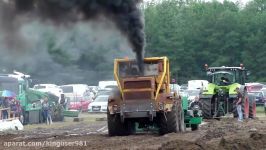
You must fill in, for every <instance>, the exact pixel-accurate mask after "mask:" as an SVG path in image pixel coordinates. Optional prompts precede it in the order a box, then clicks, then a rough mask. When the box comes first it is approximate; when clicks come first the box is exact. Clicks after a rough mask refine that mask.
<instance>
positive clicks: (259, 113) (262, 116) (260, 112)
mask: <svg viewBox="0 0 266 150" xmlns="http://www.w3.org/2000/svg"><path fill="white" fill-rule="evenodd" d="M256 110H257V111H256V113H257V114H256V116H257V117H258V118H259V119H260V120H266V114H265V113H264V107H263V106H257V108H256Z"/></svg>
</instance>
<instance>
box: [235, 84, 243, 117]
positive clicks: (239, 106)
mask: <svg viewBox="0 0 266 150" xmlns="http://www.w3.org/2000/svg"><path fill="white" fill-rule="evenodd" d="M236 92H237V101H236V109H237V114H238V121H240V122H242V121H243V112H242V99H243V95H242V94H241V92H240V89H239V87H237V88H236Z"/></svg>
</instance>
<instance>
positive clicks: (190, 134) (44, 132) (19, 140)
mask: <svg viewBox="0 0 266 150" xmlns="http://www.w3.org/2000/svg"><path fill="white" fill-rule="evenodd" d="M81 117H82V118H84V120H83V121H80V122H73V121H72V119H73V118H66V120H65V122H64V123H53V124H52V125H50V126H48V125H45V124H41V125H28V126H25V129H24V131H8V132H4V133H0V149H12V150H20V149H62V150H67V149H71V150H73V149H80V150H83V149H95V150H96V149H97V150H101V149H115V150H117V149H141V150H142V149H180V150H182V149H184V150H185V149H188V150H198V149H199V150H200V149H202V150H203V149H206V150H209V149H214V150H216V149H217V150H218V149H219V150H223V149H234V150H235V149H239V150H260V149H262V150H266V118H265V116H264V115H261V117H259V118H257V119H253V120H245V121H244V122H242V123H240V122H237V121H236V120H235V119H233V118H224V119H221V120H220V121H218V120H205V122H204V124H203V125H201V127H200V129H199V130H198V131H189V129H188V131H186V132H185V133H178V134H176V133H171V134H167V135H164V136H159V135H157V134H156V133H153V132H147V133H141V134H137V135H131V136H124V137H108V130H107V123H106V121H105V120H101V119H100V121H99V119H97V118H102V117H105V115H104V114H97V115H92V114H90V115H88V114H85V115H84V114H83V115H81ZM96 120H98V121H96ZM23 143H24V145H23ZM40 143H42V144H43V145H40ZM34 144H35V145H36V144H39V145H37V146H34ZM66 144H67V145H66Z"/></svg>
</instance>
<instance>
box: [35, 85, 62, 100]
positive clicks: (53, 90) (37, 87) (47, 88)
mask: <svg viewBox="0 0 266 150" xmlns="http://www.w3.org/2000/svg"><path fill="white" fill-rule="evenodd" d="M33 89H35V90H37V91H41V92H49V93H52V94H54V95H56V96H58V97H60V95H61V94H62V93H63V90H62V89H61V88H59V87H58V86H57V85H55V84H36V85H34V86H33Z"/></svg>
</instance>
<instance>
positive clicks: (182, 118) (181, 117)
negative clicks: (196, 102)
mask: <svg viewBox="0 0 266 150" xmlns="http://www.w3.org/2000/svg"><path fill="white" fill-rule="evenodd" d="M178 112H179V113H178V114H179V116H178V123H179V131H180V132H185V131H186V126H185V116H184V111H183V109H182V108H180V110H178Z"/></svg>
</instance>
